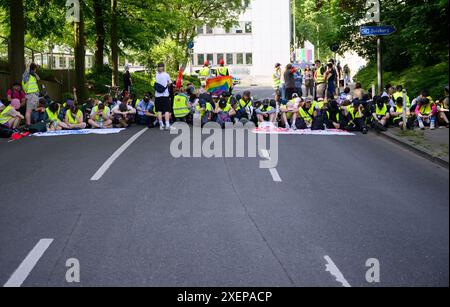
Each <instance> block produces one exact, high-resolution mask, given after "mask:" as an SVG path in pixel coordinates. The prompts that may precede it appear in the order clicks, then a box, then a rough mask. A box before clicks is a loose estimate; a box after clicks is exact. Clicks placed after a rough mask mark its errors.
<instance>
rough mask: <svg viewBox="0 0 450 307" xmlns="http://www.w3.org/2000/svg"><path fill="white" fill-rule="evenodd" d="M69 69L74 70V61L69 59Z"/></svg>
mask: <svg viewBox="0 0 450 307" xmlns="http://www.w3.org/2000/svg"><path fill="white" fill-rule="evenodd" d="M69 68H70V69H74V68H75V59H74V58H69Z"/></svg>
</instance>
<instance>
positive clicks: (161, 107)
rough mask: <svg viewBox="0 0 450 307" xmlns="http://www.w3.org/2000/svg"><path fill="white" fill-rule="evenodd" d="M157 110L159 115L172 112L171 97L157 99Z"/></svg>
mask: <svg viewBox="0 0 450 307" xmlns="http://www.w3.org/2000/svg"><path fill="white" fill-rule="evenodd" d="M155 109H156V112H158V113H167V112H170V98H169V97H156V98H155Z"/></svg>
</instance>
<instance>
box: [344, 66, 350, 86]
mask: <svg viewBox="0 0 450 307" xmlns="http://www.w3.org/2000/svg"><path fill="white" fill-rule="evenodd" d="M350 73H351V71H350V67H348V64H345V65H344V83H345V86H347V85H348V84H349V83H350V82H351V78H350Z"/></svg>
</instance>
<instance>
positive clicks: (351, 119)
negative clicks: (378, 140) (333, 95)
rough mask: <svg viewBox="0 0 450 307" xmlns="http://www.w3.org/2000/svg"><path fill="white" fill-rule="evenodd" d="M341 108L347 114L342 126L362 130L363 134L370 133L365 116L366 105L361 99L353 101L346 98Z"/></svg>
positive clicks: (347, 128)
mask: <svg viewBox="0 0 450 307" xmlns="http://www.w3.org/2000/svg"><path fill="white" fill-rule="evenodd" d="M341 108H342V109H343V110H344V111H345V113H346V116H345V117H344V118H343V122H342V127H343V129H344V130H347V131H360V132H362V133H363V134H367V133H368V129H367V125H366V118H365V116H364V105H363V104H362V103H361V101H360V100H359V99H355V100H353V103H351V102H350V101H348V100H346V101H345V102H344V103H343V104H342V105H341Z"/></svg>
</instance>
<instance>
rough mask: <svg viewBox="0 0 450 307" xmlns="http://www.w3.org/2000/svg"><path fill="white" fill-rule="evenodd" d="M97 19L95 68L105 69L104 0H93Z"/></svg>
mask: <svg viewBox="0 0 450 307" xmlns="http://www.w3.org/2000/svg"><path fill="white" fill-rule="evenodd" d="M92 2H93V5H94V19H95V31H96V34H95V35H96V37H95V68H96V69H97V70H99V71H101V70H103V55H104V51H105V21H104V17H103V5H104V0H93V1H92Z"/></svg>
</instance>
